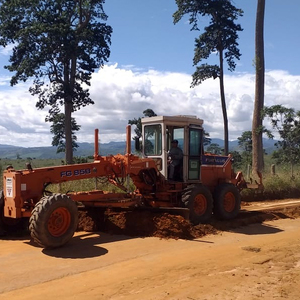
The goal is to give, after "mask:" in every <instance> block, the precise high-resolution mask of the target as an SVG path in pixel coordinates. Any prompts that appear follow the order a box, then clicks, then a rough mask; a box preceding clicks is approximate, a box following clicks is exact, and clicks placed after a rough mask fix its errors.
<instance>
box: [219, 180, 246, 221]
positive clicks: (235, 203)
mask: <svg viewBox="0 0 300 300" xmlns="http://www.w3.org/2000/svg"><path fill="white" fill-rule="evenodd" d="M240 206H241V195H240V193H239V190H238V189H237V188H236V187H235V186H234V185H233V184H231V183H223V184H220V185H219V186H217V188H216V190H215V192H214V215H215V216H216V217H217V218H218V219H221V220H230V219H233V218H235V217H236V216H237V215H238V213H239V211H240Z"/></svg>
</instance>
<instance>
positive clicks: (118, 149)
mask: <svg viewBox="0 0 300 300" xmlns="http://www.w3.org/2000/svg"><path fill="white" fill-rule="evenodd" d="M211 143H214V144H218V145H219V146H220V147H224V141H223V140H221V139H211ZM263 143H264V149H265V151H266V152H267V153H268V154H269V153H272V152H273V151H274V150H276V147H275V146H274V143H276V141H274V140H269V139H264V140H263ZM78 145H79V148H78V149H77V151H75V152H74V156H78V157H87V156H92V155H94V144H93V143H78ZM131 149H132V151H133V152H134V141H132V144H131ZM229 149H230V151H240V150H241V149H240V148H239V146H238V141H237V140H234V141H230V142H229ZM125 151H126V143H125V142H110V143H105V144H101V143H100V146H99V152H100V155H102V156H107V155H115V154H118V153H120V154H125ZM64 156H65V155H64V153H58V154H57V153H56V147H28V148H25V147H17V146H10V145H1V144H0V158H7V159H16V158H18V157H19V158H23V159H24V158H28V157H30V158H32V159H34V158H35V159H50V158H59V159H63V158H64Z"/></svg>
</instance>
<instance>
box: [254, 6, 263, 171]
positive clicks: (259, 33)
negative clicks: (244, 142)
mask: <svg viewBox="0 0 300 300" xmlns="http://www.w3.org/2000/svg"><path fill="white" fill-rule="evenodd" d="M264 16H265V0H257V11H256V26H255V71H256V78H255V100H254V111H253V121H252V146H253V151H252V173H253V175H254V176H256V175H259V174H261V172H262V171H263V168H264V156H263V155H264V151H263V143H262V123H263V122H262V121H263V120H262V116H261V113H262V109H263V107H264V92H265V57H264Z"/></svg>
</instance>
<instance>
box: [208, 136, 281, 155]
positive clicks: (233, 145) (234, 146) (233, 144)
mask: <svg viewBox="0 0 300 300" xmlns="http://www.w3.org/2000/svg"><path fill="white" fill-rule="evenodd" d="M276 142H277V140H271V139H265V138H264V139H263V145H264V149H265V152H266V153H267V154H271V153H272V152H274V151H275V150H276V149H277V148H276V146H275V143H276ZM211 143H214V144H218V145H219V146H220V147H221V148H223V147H224V140H222V139H211ZM229 151H241V148H240V147H239V144H238V140H234V141H229Z"/></svg>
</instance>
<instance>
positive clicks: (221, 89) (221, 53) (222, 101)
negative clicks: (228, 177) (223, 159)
mask: <svg viewBox="0 0 300 300" xmlns="http://www.w3.org/2000/svg"><path fill="white" fill-rule="evenodd" d="M219 57H220V96H221V105H222V112H223V122H224V154H225V155H228V152H229V149H228V118H227V109H226V100H225V91H224V71H223V51H222V50H220V51H219Z"/></svg>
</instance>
